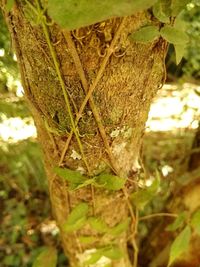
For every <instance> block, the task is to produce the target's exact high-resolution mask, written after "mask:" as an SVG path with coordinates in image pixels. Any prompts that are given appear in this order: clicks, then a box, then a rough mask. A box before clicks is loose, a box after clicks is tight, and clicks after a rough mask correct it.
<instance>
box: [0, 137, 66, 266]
mask: <svg viewBox="0 0 200 267" xmlns="http://www.w3.org/2000/svg"><path fill="white" fill-rule="evenodd" d="M0 159H1V161H0V224H1V228H0V262H1V266H2V267H9V266H12V267H23V266H24V267H29V266H30V267H31V266H32V263H33V261H34V259H35V258H36V256H37V255H38V254H39V253H40V252H41V250H42V249H43V246H44V245H52V244H53V245H56V246H58V248H59V249H60V243H59V239H58V233H59V231H58V229H57V227H56V226H55V223H54V221H52V218H51V217H49V214H51V211H50V203H49V198H48V193H47V180H46V177H45V173H44V168H43V164H42V158H41V152H40V149H39V146H38V144H37V143H36V142H35V141H31V140H25V141H23V142H20V143H17V144H7V143H3V142H1V148H0ZM45 229H46V230H45ZM58 260H59V266H64V264H65V266H66V259H65V257H64V255H63V254H62V253H60V255H59V259H58Z"/></svg>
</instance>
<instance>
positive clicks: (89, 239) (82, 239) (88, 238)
mask: <svg viewBox="0 0 200 267" xmlns="http://www.w3.org/2000/svg"><path fill="white" fill-rule="evenodd" d="M79 240H80V242H81V243H83V244H91V243H94V242H95V241H97V238H95V237H93V236H80V237H79Z"/></svg>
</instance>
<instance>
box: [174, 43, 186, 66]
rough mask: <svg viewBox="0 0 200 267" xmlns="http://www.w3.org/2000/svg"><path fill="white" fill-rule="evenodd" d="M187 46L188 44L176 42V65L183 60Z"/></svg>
mask: <svg viewBox="0 0 200 267" xmlns="http://www.w3.org/2000/svg"><path fill="white" fill-rule="evenodd" d="M185 48H186V45H185V44H184V43H183V44H174V50H175V54H176V65H178V64H179V63H180V62H181V59H182V58H183V56H184V54H185Z"/></svg>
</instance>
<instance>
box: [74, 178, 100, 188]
mask: <svg viewBox="0 0 200 267" xmlns="http://www.w3.org/2000/svg"><path fill="white" fill-rule="evenodd" d="M91 184H95V178H91V179H87V180H85V181H84V182H82V183H79V184H71V185H70V189H71V190H77V189H80V188H82V187H85V186H88V185H91Z"/></svg>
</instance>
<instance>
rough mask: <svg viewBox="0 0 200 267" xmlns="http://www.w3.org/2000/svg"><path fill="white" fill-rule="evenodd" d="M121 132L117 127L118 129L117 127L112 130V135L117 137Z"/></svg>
mask: <svg viewBox="0 0 200 267" xmlns="http://www.w3.org/2000/svg"><path fill="white" fill-rule="evenodd" d="M119 134H120V129H119V128H117V129H115V130H113V131H112V132H111V134H110V137H112V138H115V137H117V136H118V135H119Z"/></svg>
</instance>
